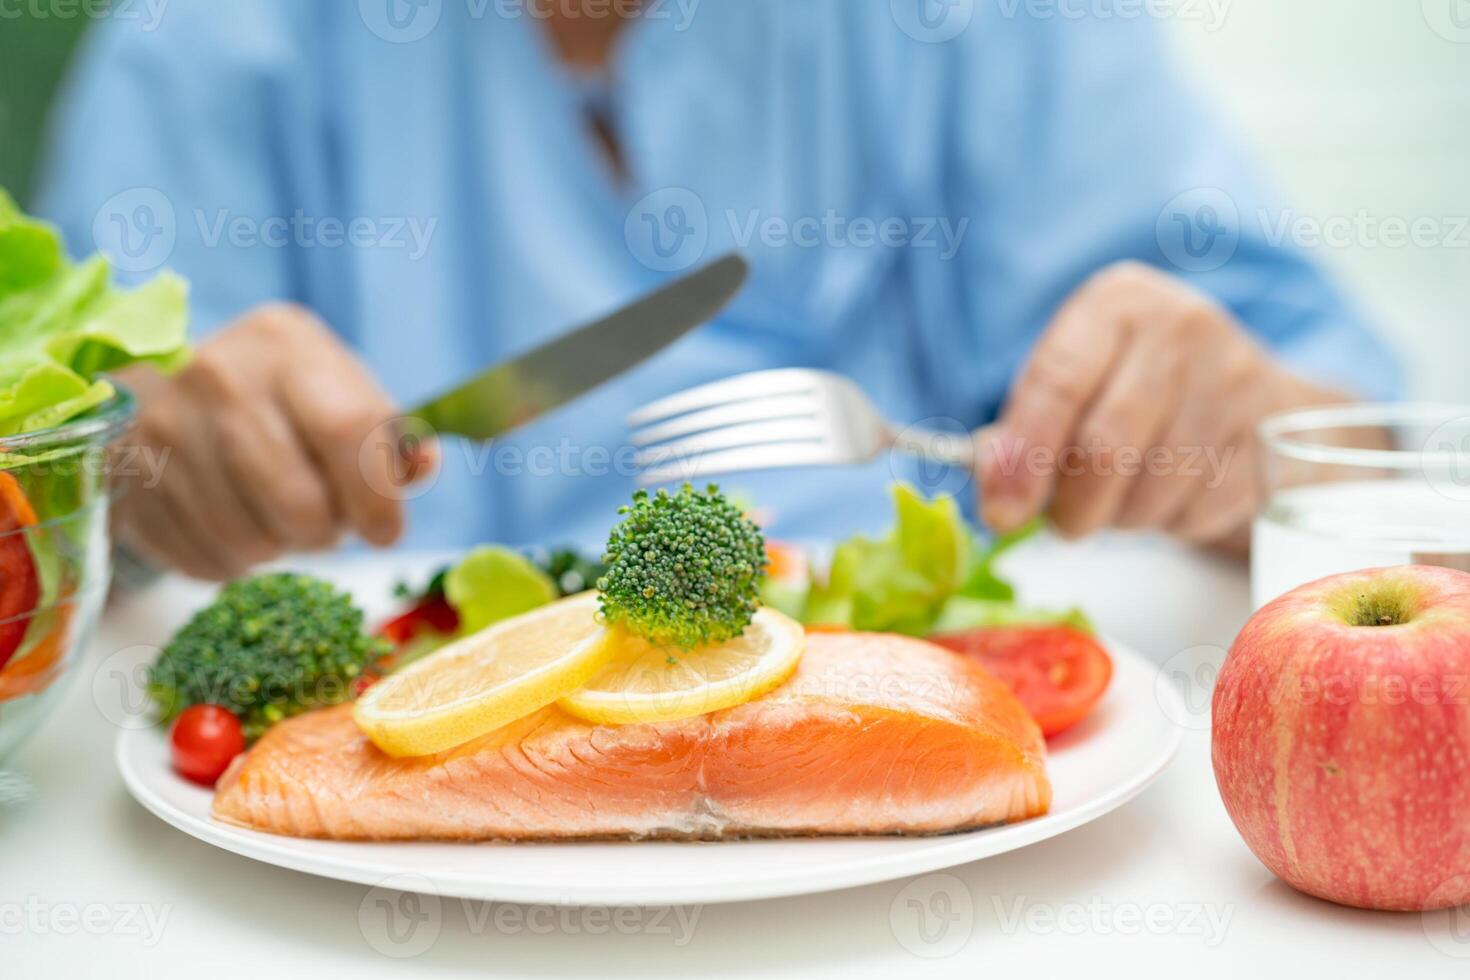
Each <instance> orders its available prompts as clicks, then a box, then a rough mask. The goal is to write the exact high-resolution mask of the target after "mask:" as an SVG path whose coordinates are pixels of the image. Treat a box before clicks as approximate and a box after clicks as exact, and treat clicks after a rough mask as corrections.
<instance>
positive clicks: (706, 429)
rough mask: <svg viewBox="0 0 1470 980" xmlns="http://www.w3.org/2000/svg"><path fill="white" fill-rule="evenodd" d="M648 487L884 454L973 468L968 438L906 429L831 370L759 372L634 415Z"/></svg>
mask: <svg viewBox="0 0 1470 980" xmlns="http://www.w3.org/2000/svg"><path fill="white" fill-rule="evenodd" d="M627 422H628V428H629V429H630V430H631V437H630V441H631V442H632V444H633V446H634V447H635V448H636V449H637V453H636V454H635V456H634V465H635V466H636V467H637V468H638V470H639V476H638V482H639V484H640V485H642V486H649V485H652V484H656V483H668V482H671V481H675V480H695V479H700V478H703V477H706V476H713V475H715V474H717V473H733V472H738V471H742V470H769V469H778V468H781V467H789V466H842V465H851V464H857V463H867V462H870V461H871V460H873V459H875V458H877V457H878V455H879V454H881V453H882V452H883V451H885V450H889V449H894V450H898V451H900V452H905V453H909V454H911V455H915V456H921V457H923V458H926V459H929V460H933V461H935V462H939V463H944V464H948V465H953V466H964V467H966V468H968V467H970V466H972V465H973V464H974V459H975V449H974V445H973V443H972V442H971V440H970V437H969V436H968V435H964V434H961V433H958V432H941V431H938V430H935V429H928V428H924V427H922V426H907V427H903V428H900V427H898V426H896V425H894V424H893V423H891V422H889V421H887V420H886V419H884V418H883V416H882V415H881V414H879V412H878V410H877V408H875V407H874V405H873V402H872V400H871V399H869V398H868V396H867V395H866V394H864V393H863V390H862V389H861V388H859V387H858V386H857V385H856V384H854V383H853V382H852V381H851V380H849V379H847V378H844V377H842V376H841V375H838V374H833V373H831V372H830V371H814V370H809V369H806V368H781V369H778V370H774V371H755V372H752V373H750V374H740V375H736V376H734V377H731V378H726V379H724V380H723V381H713V382H710V383H709V384H705V385H700V386H698V387H696V388H690V389H688V390H686V391H681V392H678V393H677V394H673V395H669V396H668V397H667V398H661V399H659V400H658V401H655V402H652V403H650V404H648V405H645V406H643V407H642V408H640V409H638V410H637V411H635V412H633V413H632V414H631V415H629V416H628V419H627Z"/></svg>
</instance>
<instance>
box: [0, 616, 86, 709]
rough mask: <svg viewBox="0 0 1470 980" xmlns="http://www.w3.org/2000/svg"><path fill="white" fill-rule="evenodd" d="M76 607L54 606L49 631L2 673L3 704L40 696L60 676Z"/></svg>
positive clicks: (0, 676)
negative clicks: (30, 695) (21, 698)
mask: <svg viewBox="0 0 1470 980" xmlns="http://www.w3.org/2000/svg"><path fill="white" fill-rule="evenodd" d="M72 609H73V606H72V605H70V604H68V605H63V606H59V607H54V616H53V618H52V622H51V627H50V632H48V633H47V634H46V635H45V636H43V637H41V639H40V640H38V641H36V643H35V644H34V645H32V647H31V648H30V650H29V651H28V652H27V653H26V655H25V656H24V657H21V658H20V659H19V660H17V661H14V662H13V663H11V664H9V665H7V666H6V667H5V669H3V670H0V701H10V700H12V699H14V698H18V697H20V696H22V695H25V694H40V693H41V692H42V691H44V690H46V688H48V687H50V686H51V682H52V681H54V680H56V678H57V677H59V676H61V668H62V664H61V658H62V656H63V655H64V654H65V653H66V650H67V646H68V644H69V643H70V642H71V639H72V636H71V629H70V626H71V614H72Z"/></svg>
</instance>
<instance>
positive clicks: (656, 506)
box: [597, 483, 766, 649]
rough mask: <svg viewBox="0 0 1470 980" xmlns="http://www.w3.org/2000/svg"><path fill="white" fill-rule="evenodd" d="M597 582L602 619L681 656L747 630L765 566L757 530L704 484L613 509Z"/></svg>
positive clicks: (642, 495)
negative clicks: (615, 520) (615, 519)
mask: <svg viewBox="0 0 1470 980" xmlns="http://www.w3.org/2000/svg"><path fill="white" fill-rule="evenodd" d="M619 513H621V514H623V515H624V517H623V520H622V522H621V523H620V524H618V526H617V527H615V528H613V530H612V534H611V535H610V536H609V537H608V540H607V553H606V554H605V555H603V556H602V560H603V563H604V564H606V565H607V573H606V574H605V575H603V576H602V577H601V578H599V579H598V580H597V589H598V591H599V592H601V593H602V596H601V604H602V615H603V618H604V620H605V621H606V622H607V623H609V624H612V625H617V626H621V627H623V628H624V629H627V630H629V631H630V632H633V633H637V634H638V635H639V636H642V637H643V638H644V639H646V640H648V641H649V642H650V643H655V644H659V645H665V646H667V645H672V646H678V647H683V648H685V649H688V648H690V647H695V646H699V645H700V644H705V643H719V642H722V641H724V640H729V639H732V638H734V637H737V636H739V635H740V634H741V633H743V632H744V631H745V627H747V626H749V625H750V620H751V617H752V616H754V615H755V610H756V606H757V602H758V594H759V593H758V584H759V581H760V577H761V575H762V574H763V573H764V571H765V567H766V543H765V539H763V538H762V537H761V533H760V529H759V528H757V527H756V526H755V525H754V524H753V523H751V522H750V520H748V519H747V518H746V517H745V515H744V514H742V513H741V512H740V510H739V509H738V508H736V507H735V506H734V505H733V504H731V503H730V502H729V501H727V500H726V499H725V498H724V497H723V496H721V495H720V492H719V489H718V488H716V487H715V486H713V485H711V486H710V487H709V489H708V490H706V491H705V492H703V493H700V492H698V491H696V490H695V489H694V488H693V487H691V486H690V485H689V484H687V483H686V484H684V486H683V488H682V489H680V491H679V492H678V493H675V494H670V493H669V492H668V491H666V490H660V491H659V492H658V494H657V495H655V496H652V497H650V496H649V495H648V493H647V491H644V490H640V491H638V492H637V493H636V494H634V496H633V503H632V504H631V505H630V506H626V507H623V508H621V509H620V511H619Z"/></svg>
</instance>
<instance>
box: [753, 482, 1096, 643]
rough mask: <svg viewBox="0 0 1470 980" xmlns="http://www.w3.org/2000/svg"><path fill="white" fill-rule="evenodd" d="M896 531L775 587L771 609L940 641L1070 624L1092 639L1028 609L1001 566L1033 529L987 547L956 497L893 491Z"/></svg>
mask: <svg viewBox="0 0 1470 980" xmlns="http://www.w3.org/2000/svg"><path fill="white" fill-rule="evenodd" d="M893 503H894V509H895V512H896V518H897V520H896V523H895V525H894V527H893V529H892V530H891V531H890V532H889V533H888V534H886V535H884V536H883V537H880V538H869V537H864V536H861V535H860V536H856V537H852V538H849V539H847V540H846V541H843V542H841V543H840V544H838V545H837V547H836V548H835V549H834V550H833V552H832V560H831V563H830V564H829V566H828V567H827V568H826V570H825V572H823V571H822V570H819V569H813V571H812V572H811V573H810V574H809V575H808V577H807V578H806V580H804V581H803V580H798V581H791V580H789V579H768V580H767V582H766V584H765V588H764V600H765V603H766V604H767V605H769V606H773V607H775V608H777V609H780V610H781V611H782V612H785V613H786V614H787V615H789V616H792V617H794V618H795V619H798V620H800V621H801V622H803V623H805V624H806V625H808V626H839V627H844V628H847V629H854V630H867V631H872V632H886V633H904V634H907V635H910V636H930V635H932V634H935V633H944V632H958V631H961V630H968V629H979V628H982V627H988V626H1011V625H1021V624H1064V625H1069V626H1075V627H1077V628H1079V629H1082V630H1086V631H1091V625H1090V624H1089V623H1088V621H1087V617H1086V616H1085V615H1084V614H1083V613H1082V611H1081V610H1079V609H1067V610H1051V609H1037V608H1033V607H1027V606H1024V605H1022V604H1020V603H1019V602H1018V601H1017V599H1016V590H1015V588H1014V587H1013V586H1012V585H1011V584H1010V583H1009V582H1007V581H1005V580H1004V579H1003V578H1001V577H1000V575H999V574H998V573H997V572H996V569H995V563H996V559H998V558H999V557H1000V556H1001V555H1003V554H1005V553H1006V552H1007V551H1009V550H1010V549H1012V548H1014V547H1015V546H1016V545H1018V544H1020V543H1021V542H1022V541H1024V540H1026V539H1027V538H1029V537H1030V536H1031V535H1033V534H1035V533H1036V531H1037V530H1038V529H1039V527H1040V524H1039V523H1036V522H1033V523H1032V524H1030V525H1028V526H1026V527H1025V528H1022V529H1021V530H1019V531H1016V532H1013V533H1011V534H1004V535H1000V536H998V537H995V538H993V539H989V540H986V539H983V538H981V537H979V536H978V535H977V534H976V533H975V531H974V530H973V529H972V528H971V527H970V526H969V525H968V524H967V523H966V522H965V519H964V515H962V514H961V513H960V509H959V507H958V505H956V504H955V502H954V499H953V498H950V497H936V498H935V499H933V500H926V499H924V497H923V496H922V495H920V494H919V492H918V491H916V490H914V489H913V488H912V487H910V486H907V485H905V484H902V483H895V484H894V485H893Z"/></svg>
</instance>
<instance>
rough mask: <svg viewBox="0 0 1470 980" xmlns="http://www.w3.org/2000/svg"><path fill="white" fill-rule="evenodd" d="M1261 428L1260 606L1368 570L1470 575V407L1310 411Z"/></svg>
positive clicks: (1255, 558) (1256, 567)
mask: <svg viewBox="0 0 1470 980" xmlns="http://www.w3.org/2000/svg"><path fill="white" fill-rule="evenodd" d="M1259 436H1260V440H1261V451H1262V460H1263V465H1262V466H1261V468H1260V471H1259V473H1260V477H1261V480H1262V486H1261V488H1260V489H1261V500H1262V501H1263V502H1264V506H1263V507H1262V510H1261V512H1260V513H1259V514H1258V515H1257V517H1256V522H1255V526H1254V530H1253V533H1252V536H1251V594H1252V599H1253V600H1254V602H1255V605H1256V606H1258V607H1259V606H1261V605H1264V604H1265V603H1266V602H1269V601H1270V600H1272V599H1274V598H1276V597H1277V596H1278V595H1282V594H1284V593H1286V592H1289V591H1290V590H1291V589H1294V588H1296V587H1297V586H1298V585H1302V584H1304V583H1306V582H1311V581H1315V580H1316V579H1319V578H1324V577H1326V576H1328V575H1335V574H1337V573H1339V572H1348V571H1355V570H1357V569H1362V568H1378V567H1383V566H1388V565H1408V564H1414V565H1447V566H1450V567H1452V568H1459V569H1462V570H1464V571H1467V572H1470V406H1466V405H1429V404H1414V403H1405V404H1387V405H1342V406H1335V407H1330V408H1314V409H1306V410H1304V411H1296V412H1288V413H1286V414H1283V415H1276V416H1273V417H1271V418H1269V419H1267V420H1266V421H1265V422H1263V423H1262V424H1261V427H1260V430H1259Z"/></svg>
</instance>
